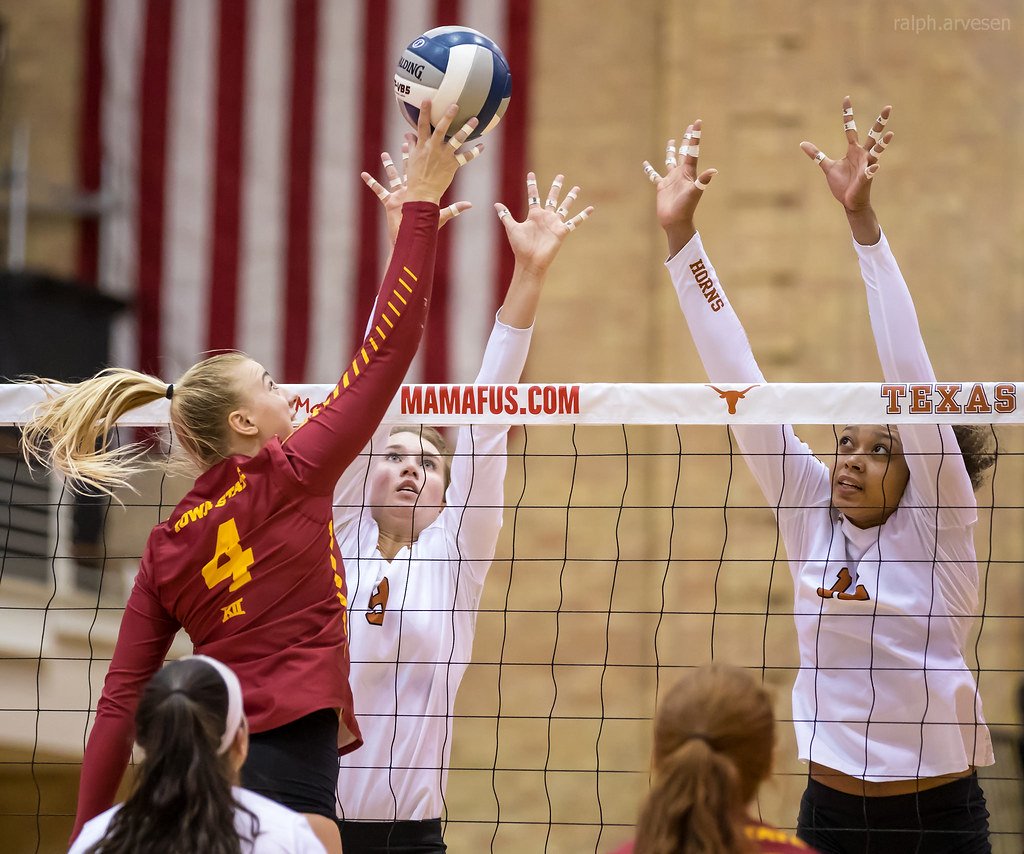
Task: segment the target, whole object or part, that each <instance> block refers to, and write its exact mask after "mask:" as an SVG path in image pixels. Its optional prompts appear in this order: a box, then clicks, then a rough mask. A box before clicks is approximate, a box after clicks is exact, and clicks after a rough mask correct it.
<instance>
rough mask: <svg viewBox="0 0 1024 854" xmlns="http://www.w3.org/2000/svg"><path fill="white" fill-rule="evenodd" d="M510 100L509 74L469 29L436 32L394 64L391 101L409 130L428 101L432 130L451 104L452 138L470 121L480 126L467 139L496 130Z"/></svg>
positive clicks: (497, 54) (489, 45) (497, 52)
mask: <svg viewBox="0 0 1024 854" xmlns="http://www.w3.org/2000/svg"><path fill="white" fill-rule="evenodd" d="M511 96H512V74H511V72H510V71H509V70H508V62H507V61H506V60H505V56H504V55H503V54H502V52H501V48H499V47H498V46H497V45H496V44H495V43H494V42H493V41H491V40H490V39H489V38H487V36H485V35H484V34H483V33H478V32H477V31H476V30H471V29H470V28H469V27H437V28H436V29H433V30H430V31H429V32H426V33H424V34H423V35H422V36H420V37H419V38H418V39H416V41H414V42H413V43H412V44H410V45H409V46H408V47H407V48H406V49H405V50H404V51H403V52H402V56H401V58H400V59H399V60H398V70H397V71H396V72H395V97H396V98H397V99H398V106H399V107H400V108H401V110H402V115H404V116H405V118H406V120H407V121H408V122H409V124H411V125H412V126H413V127H416V124H417V122H418V121H419V117H420V104H422V103H423V100H424V99H425V98H430V99H431V101H432V106H431V116H430V125H431V127H433V126H434V125H436V124H437V122H438V121H439V120H440V119H441V116H443V115H444V111H445V110H446V109H448V107H449V105H451V104H458V105H459V114H458V115H457V116H456V117H455V119H454V120H453V121H452V124H451V133H449V134H448V136H451V135H452V134H454V133H456V132H457V131H458V130H459V128H461V127H462V126H463V125H464V124H465V123H466V122H467V121H469V120H470V119H471V118H472V117H473V116H476V117H477V118H478V119H479V120H480V124H479V125H477V127H476V130H474V131H473V133H472V134H471V135H470V137H469V138H470V139H476V138H477V137H478V136H482V135H483V134H485V133H487V132H488V131H490V130H493V129H494V126H495V125H497V124H498V122H499V121H500V120H501V117H502V116H503V115H505V109H506V108H507V107H508V102H509V98H510V97H511Z"/></svg>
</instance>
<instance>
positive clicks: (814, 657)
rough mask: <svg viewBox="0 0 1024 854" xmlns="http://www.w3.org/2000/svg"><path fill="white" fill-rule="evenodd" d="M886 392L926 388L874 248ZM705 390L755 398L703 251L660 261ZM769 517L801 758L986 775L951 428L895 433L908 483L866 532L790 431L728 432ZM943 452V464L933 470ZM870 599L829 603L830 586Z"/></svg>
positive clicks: (882, 249)
mask: <svg viewBox="0 0 1024 854" xmlns="http://www.w3.org/2000/svg"><path fill="white" fill-rule="evenodd" d="M855 248H856V251H857V255H858V257H859V259H860V266H861V274H862V275H863V278H864V282H865V284H866V286H867V296H868V309H869V312H870V316H871V326H872V330H873V332H874V337H875V341H876V344H877V347H878V354H879V358H880V360H881V363H882V367H883V371H884V374H885V379H886V381H887V382H934V381H935V376H934V373H933V371H932V367H931V363H930V361H929V359H928V353H927V351H926V350H925V346H924V342H923V341H922V339H921V333H920V329H919V327H918V324H917V315H916V313H915V311H914V304H913V302H912V300H911V298H910V292H909V290H908V289H907V285H906V282H905V281H904V280H903V276H902V274H901V273H900V270H899V267H898V266H897V264H896V260H895V258H893V256H892V253H891V251H890V250H889V245H888V243H887V242H886V239H885V236H884V235H882V237H881V239H880V240H879V242H878V243H877V244H875V245H874V246H859V245H856V244H855ZM666 266H667V267H668V270H669V273H670V274H671V276H672V282H673V284H674V285H675V288H676V292H677V294H678V296H679V303H680V305H681V306H682V309H683V313H684V315H685V316H686V321H687V324H688V325H689V327H690V333H691V335H692V336H693V340H694V343H695V344H696V346H697V350H698V352H699V353H700V357H701V360H702V361H703V363H704V368H705V370H706V371H707V373H708V378H709V379H710V380H711V381H712V382H721V383H732V382H736V383H763V382H764V377H763V375H762V374H761V371H760V369H759V368H758V366H757V363H756V361H755V360H754V355H753V353H752V352H751V349H750V344H749V342H748V340H747V337H746V334H745V333H744V331H743V328H742V326H741V325H740V322H739V319H738V318H737V317H736V314H735V312H734V311H733V309H732V306H731V305H730V303H729V302H728V300H727V299H726V296H725V293H724V291H723V290H722V287H721V285H720V284H719V282H718V277H717V275H716V274H715V271H714V267H712V265H711V262H710V261H709V260H708V257H707V255H706V253H705V252H704V247H703V245H702V244H701V241H700V236H699V235H695V236H694V237H693V239H692V240H691V241H690V242H689V243H688V244H687V245H686V246H685V247H684V248H683V249H682V250H681V251H680V252H679V253H678V254H677V255H676V256H675V257H673V258H670V259H669V260H668V262H667V265H666ZM732 429H733V432H734V434H735V435H736V438H737V441H738V442H739V445H740V448H741V449H742V451H743V454H744V456H745V457H746V460H747V464H748V465H749V466H750V469H751V471H752V472H753V474H754V477H755V478H756V479H757V481H758V484H759V485H760V487H761V490H762V491H763V492H764V494H765V497H766V498H767V500H768V503H769V505H770V506H771V507H772V508H773V510H774V511H775V514H776V517H777V518H778V524H779V529H780V532H781V534H782V538H783V541H784V542H785V545H786V553H787V555H788V556H789V566H790V571H791V572H792V575H793V586H794V594H795V602H794V613H795V615H796V617H795V620H796V629H797V640H798V643H799V647H800V672H799V674H798V675H797V678H796V682H795V684H794V686H793V718H794V721H795V727H796V735H797V742H798V746H799V750H800V758H801V759H804V760H813V761H814V762H818V763H820V764H822V765H825V766H827V767H829V768H833V769H835V770H837V771H841V772H843V773H845V774H849V775H852V776H855V777H860V778H862V779H865V780H872V781H885V780H891V779H913V778H917V777H934V776H938V775H941V774H949V773H956V772H959V771H963V770H965V769H966V768H967V767H968V766H970V765H990V764H992V763H993V761H994V757H993V754H992V741H991V737H990V735H989V731H988V727H987V726H986V725H985V721H984V718H983V717H982V711H981V700H980V698H979V697H978V689H977V685H976V683H975V681H974V678H973V677H972V675H971V673H970V671H969V670H968V669H967V665H966V663H965V661H964V657H963V648H964V644H965V642H966V640H967V636H968V633H969V631H970V628H971V625H972V623H973V621H974V619H975V617H976V615H977V610H978V595H977V589H978V568H977V563H976V561H975V552H974V526H975V524H976V522H977V518H978V514H977V505H976V502H975V498H974V492H973V490H972V488H971V482H970V478H969V477H968V475H967V470H966V468H965V466H964V463H963V458H962V457H961V456H960V452H959V449H958V446H957V443H956V438H955V436H954V435H953V430H952V428H951V427H950V426H948V425H943V426H936V425H916V424H915V425H910V424H905V425H901V426H900V437H901V440H902V443H903V449H904V454H905V457H906V461H907V465H908V467H909V469H910V482H909V484H908V485H907V488H906V491H905V492H904V494H903V498H902V499H901V501H900V504H899V507H898V508H897V510H896V511H895V512H894V513H893V514H892V515H891V516H890V517H889V518H888V520H886V522H885V523H883V524H882V525H879V526H877V527H874V528H866V529H861V528H858V527H856V526H855V525H853V524H852V523H850V522H849V520H847V519H845V518H844V517H843V515H842V514H841V513H839V512H838V511H837V510H836V509H835V508H834V507H833V506H832V502H831V477H830V475H831V473H830V470H829V468H828V467H827V466H825V465H824V464H823V463H822V462H821V461H819V460H818V459H817V458H815V457H814V456H813V455H812V453H811V450H810V449H809V448H808V447H807V445H805V444H804V443H803V442H801V441H800V440H799V439H797V437H796V435H795V434H794V433H793V429H792V427H790V426H789V425H781V426H753V425H734V426H733V427H732ZM943 452H945V456H943ZM843 569H846V570H847V571H848V572H849V573H850V575H851V585H850V588H849V589H850V590H855V589H856V587H855V586H854V585H863V586H864V589H865V591H866V592H867V594H868V596H869V598H868V599H866V600H862V601H858V600H853V599H838V598H831V597H830V598H824V596H822V595H819V593H818V589H819V588H822V590H823V592H825V593H826V595H828V592H829V591H830V589H831V588H832V587H833V585H834V584H835V583H836V581H837V578H838V575H839V573H840V572H841V571H842V570H843Z"/></svg>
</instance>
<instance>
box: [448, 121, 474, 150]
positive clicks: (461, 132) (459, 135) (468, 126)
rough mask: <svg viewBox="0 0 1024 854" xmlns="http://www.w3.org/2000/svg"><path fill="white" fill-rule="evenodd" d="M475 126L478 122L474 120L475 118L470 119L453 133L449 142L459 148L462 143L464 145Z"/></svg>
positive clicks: (453, 146)
mask: <svg viewBox="0 0 1024 854" xmlns="http://www.w3.org/2000/svg"><path fill="white" fill-rule="evenodd" d="M474 127H476V124H475V123H474V122H473V119H470V120H469V121H468V122H466V123H465V124H464V125H463V126H462V127H460V128H459V129H458V130H457V131H456V132H455V133H454V134H452V137H451V139H449V140H448V144H449V145H450V146H451V147H452V148H456V149H457V148H458V147H459V146H460V145H462V143H464V142H465V141H466V140H467V139H469V135H470V134H471V133H472V132H473V128H474Z"/></svg>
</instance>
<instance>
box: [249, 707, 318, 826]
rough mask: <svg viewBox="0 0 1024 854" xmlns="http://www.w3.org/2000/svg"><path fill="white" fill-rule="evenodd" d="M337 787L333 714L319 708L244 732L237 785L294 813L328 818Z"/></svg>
mask: <svg viewBox="0 0 1024 854" xmlns="http://www.w3.org/2000/svg"><path fill="white" fill-rule="evenodd" d="M337 785H338V713H337V712H336V711H334V709H320V711H318V712H313V713H312V714H309V715H306V716H305V717H302V718H299V719H298V720H296V721H292V722H291V723H287V724H285V725H284V726H279V727H277V728H276V729H269V730H267V731H266V732H259V733H253V734H252V735H250V736H249V756H248V758H247V759H246V760H245V764H244V765H243V766H242V786H243V787H244V788H246V789H251V790H252V791H254V792H256V793H257V794H259V795H263V797H265V798H270V800H272V801H277V802H278V803H279V804H284V805H285V806H286V807H288V808H289V809H293V810H295V811H296V812H304V813H310V814H311V815H322V816H326V817H327V818H329V819H331V820H332V821H333V820H334V817H335V809H334V790H335V788H336V787H337Z"/></svg>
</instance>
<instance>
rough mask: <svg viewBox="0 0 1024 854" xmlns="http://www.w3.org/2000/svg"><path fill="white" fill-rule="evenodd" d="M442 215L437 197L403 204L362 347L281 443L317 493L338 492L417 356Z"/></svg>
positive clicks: (301, 476)
mask: <svg viewBox="0 0 1024 854" xmlns="http://www.w3.org/2000/svg"><path fill="white" fill-rule="evenodd" d="M439 217H440V211H439V209H438V207H437V205H435V204H432V203H431V202H407V203H406V204H405V205H404V206H403V207H402V227H401V228H400V229H399V231H398V239H397V240H396V242H395V249H394V252H393V253H392V255H391V264H390V266H389V267H388V270H387V272H386V273H385V274H384V280H383V281H382V282H381V286H380V290H379V291H378V293H377V301H376V308H375V312H376V314H375V315H374V317H373V320H372V322H371V323H370V328H369V331H368V333H367V336H366V338H365V339H364V340H363V343H362V346H360V347H359V348H357V350H356V352H355V355H354V356H353V358H352V361H351V362H350V363H349V364H348V365H347V366H346V368H345V371H344V372H343V374H342V376H341V381H340V382H339V383H338V385H337V386H335V387H334V390H333V391H332V392H331V394H329V395H328V396H327V400H325V401H324V402H323V404H321V405H320V406H318V407H315V408H314V409H313V411H312V412H311V413H310V416H309V420H308V421H306V423H305V424H303V425H302V426H301V427H299V428H298V429H297V430H296V431H295V432H294V433H292V435H291V436H289V437H288V439H287V440H286V441H285V442H284V443H283V445H282V447H283V449H284V452H285V455H286V456H287V458H288V460H289V462H290V463H291V465H292V467H293V469H294V471H295V474H296V476H297V477H298V479H299V480H300V481H301V482H302V484H303V486H304V487H305V488H306V489H308V490H309V491H310V492H312V493H315V494H319V495H323V494H328V493H330V492H332V491H333V490H334V485H335V484H336V483H337V482H338V478H339V477H341V474H342V472H343V471H344V470H345V469H346V468H347V467H348V466H349V465H350V464H351V462H352V461H353V460H354V459H355V458H356V456H357V455H358V454H359V452H360V451H361V450H362V448H363V447H364V446H365V445H366V443H367V442H369V441H370V437H371V436H372V435H373V431H374V430H376V429H377V425H378V424H380V420H381V418H383V417H384V413H385V412H386V411H387V408H388V404H390V403H391V400H392V398H394V396H395V395H396V394H397V393H398V389H399V387H400V386H401V384H402V380H403V379H404V378H405V374H406V372H407V371H408V370H409V365H410V364H411V362H412V359H413V356H415V355H416V349H417V348H418V347H419V343H420V338H421V337H422V336H423V327H424V324H425V323H426V317H427V308H428V306H429V304H430V289H431V285H432V283H433V278H434V253H435V249H436V247H437V226H438V220H439Z"/></svg>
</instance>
